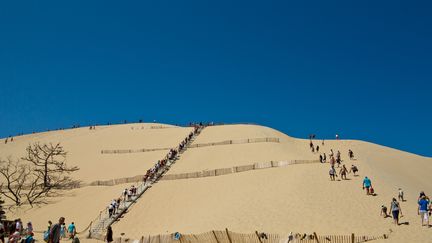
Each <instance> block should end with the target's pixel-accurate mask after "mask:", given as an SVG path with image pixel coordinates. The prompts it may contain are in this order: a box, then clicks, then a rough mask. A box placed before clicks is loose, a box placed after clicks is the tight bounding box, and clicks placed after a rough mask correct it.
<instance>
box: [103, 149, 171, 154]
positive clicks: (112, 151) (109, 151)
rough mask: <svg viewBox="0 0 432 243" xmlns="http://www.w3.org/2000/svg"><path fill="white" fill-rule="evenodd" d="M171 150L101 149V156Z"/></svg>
mask: <svg viewBox="0 0 432 243" xmlns="http://www.w3.org/2000/svg"><path fill="white" fill-rule="evenodd" d="M170 149H171V148H152V149H145V148H143V149H103V150H101V154H129V153H144V152H154V151H166V150H170Z"/></svg>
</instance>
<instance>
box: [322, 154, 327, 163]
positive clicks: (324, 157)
mask: <svg viewBox="0 0 432 243" xmlns="http://www.w3.org/2000/svg"><path fill="white" fill-rule="evenodd" d="M325 162H327V156H326V154H325V153H324V156H323V163H325Z"/></svg>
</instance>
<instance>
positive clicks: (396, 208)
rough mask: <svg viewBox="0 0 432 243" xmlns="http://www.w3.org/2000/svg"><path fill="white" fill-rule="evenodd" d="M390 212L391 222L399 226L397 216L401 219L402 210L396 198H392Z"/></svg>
mask: <svg viewBox="0 0 432 243" xmlns="http://www.w3.org/2000/svg"><path fill="white" fill-rule="evenodd" d="M390 211H391V212H392V216H393V220H394V223H395V224H396V225H399V214H400V216H401V217H403V215H402V209H401V207H400V205H399V203H398V201H397V200H396V198H393V199H392V201H391V204H390Z"/></svg>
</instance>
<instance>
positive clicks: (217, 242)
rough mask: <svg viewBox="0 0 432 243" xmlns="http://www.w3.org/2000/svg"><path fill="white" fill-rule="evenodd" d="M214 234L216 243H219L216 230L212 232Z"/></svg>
mask: <svg viewBox="0 0 432 243" xmlns="http://www.w3.org/2000/svg"><path fill="white" fill-rule="evenodd" d="M212 232H213V235H214V237H215V240H216V243H219V240H218V238H217V236H216V233H215V231H214V230H212Z"/></svg>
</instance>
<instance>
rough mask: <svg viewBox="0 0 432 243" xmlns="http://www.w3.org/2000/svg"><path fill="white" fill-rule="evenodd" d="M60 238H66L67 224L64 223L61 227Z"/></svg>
mask: <svg viewBox="0 0 432 243" xmlns="http://www.w3.org/2000/svg"><path fill="white" fill-rule="evenodd" d="M60 238H61V239H64V238H66V224H65V223H63V224H62V225H61V226H60Z"/></svg>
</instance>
